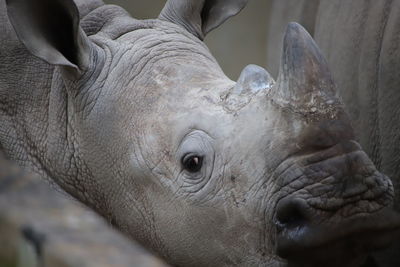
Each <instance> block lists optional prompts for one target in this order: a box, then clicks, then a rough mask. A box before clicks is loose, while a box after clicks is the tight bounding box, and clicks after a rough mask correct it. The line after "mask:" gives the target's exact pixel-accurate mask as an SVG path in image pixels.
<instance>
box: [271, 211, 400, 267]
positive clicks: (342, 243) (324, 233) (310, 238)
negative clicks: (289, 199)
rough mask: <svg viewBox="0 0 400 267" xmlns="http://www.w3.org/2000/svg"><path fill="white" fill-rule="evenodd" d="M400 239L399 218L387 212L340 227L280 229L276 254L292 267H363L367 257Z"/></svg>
mask: <svg viewBox="0 0 400 267" xmlns="http://www.w3.org/2000/svg"><path fill="white" fill-rule="evenodd" d="M399 237H400V216H399V215H398V214H397V213H395V212H394V211H391V210H390V209H389V208H384V209H382V210H381V211H379V212H376V213H375V214H373V215H370V214H359V215H355V216H352V218H351V219H347V220H346V221H344V222H343V221H341V222H340V223H339V224H337V225H333V224H330V225H328V224H327V225H323V226H321V225H319V226H317V225H311V224H297V225H296V226H293V227H287V226H286V227H279V225H278V232H277V240H276V245H277V254H278V255H279V256H280V257H282V258H284V259H286V260H287V261H288V262H289V266H296V267H297V266H298V267H300V266H309V267H312V266H324V267H328V266H352V267H355V266H360V265H361V264H362V263H363V262H364V261H365V259H366V257H367V255H368V254H369V253H370V252H372V251H375V250H379V249H382V248H384V247H387V246H388V245H390V243H391V242H392V241H393V240H395V239H396V238H399Z"/></svg>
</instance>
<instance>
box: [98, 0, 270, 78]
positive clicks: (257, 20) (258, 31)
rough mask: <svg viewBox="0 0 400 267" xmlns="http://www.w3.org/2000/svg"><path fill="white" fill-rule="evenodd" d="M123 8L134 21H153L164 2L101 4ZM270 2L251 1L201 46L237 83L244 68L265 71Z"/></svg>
mask: <svg viewBox="0 0 400 267" xmlns="http://www.w3.org/2000/svg"><path fill="white" fill-rule="evenodd" d="M105 2H107V3H109V4H117V5H120V6H122V7H124V8H125V9H126V10H127V11H128V12H130V14H131V15H132V16H133V17H135V18H138V19H147V18H156V17H158V14H159V13H160V11H161V9H162V8H163V6H164V4H165V2H166V0H146V1H143V0H105ZM269 2H270V1H266V0H252V1H249V4H248V5H247V6H246V8H245V9H244V10H243V11H242V12H240V13H239V15H237V16H235V17H233V18H231V19H230V20H229V21H228V22H227V23H224V24H223V25H222V26H221V27H219V28H217V29H216V30H214V31H212V32H211V33H210V34H209V35H208V36H207V37H206V40H205V42H206V43H207V45H208V47H209V48H210V50H211V52H212V54H213V55H214V56H215V57H216V59H217V60H218V62H219V63H220V65H221V67H222V69H223V70H224V71H225V73H226V75H228V77H229V78H231V79H232V80H237V78H238V76H239V74H240V72H241V70H242V69H243V68H244V67H245V66H246V65H248V64H257V65H260V66H262V67H266V58H267V22H268V18H267V17H268V14H269V8H270V4H269Z"/></svg>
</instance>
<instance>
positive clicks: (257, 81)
mask: <svg viewBox="0 0 400 267" xmlns="http://www.w3.org/2000/svg"><path fill="white" fill-rule="evenodd" d="M274 83H275V81H274V79H273V78H272V77H271V75H270V74H269V73H268V71H266V70H265V69H264V68H262V67H260V66H257V65H252V64H251V65H248V66H247V67H245V68H244V69H243V71H242V73H241V74H240V76H239V79H238V81H237V83H236V86H235V88H234V90H233V94H236V95H241V94H254V93H257V92H258V91H261V90H269V89H270V88H271V87H272V86H273V85H274Z"/></svg>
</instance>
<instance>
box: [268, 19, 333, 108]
mask: <svg viewBox="0 0 400 267" xmlns="http://www.w3.org/2000/svg"><path fill="white" fill-rule="evenodd" d="M283 43H284V44H283V54H282V59H281V66H280V71H279V76H278V79H277V82H276V87H275V90H274V100H276V102H278V103H279V102H280V103H281V104H282V105H285V106H287V105H289V106H292V107H293V108H294V109H295V110H296V111H297V112H302V113H316V112H322V113H324V112H326V110H325V109H327V108H329V107H327V105H329V106H332V105H333V104H335V103H339V104H340V101H339V100H338V99H337V98H336V96H335V94H336V92H335V91H336V90H335V84H334V82H333V79H332V76H331V74H330V71H329V68H328V64H327V62H326V60H325V59H324V57H323V56H322V53H321V52H320V50H319V48H318V46H317V44H316V43H315V42H314V40H313V38H312V37H311V36H310V35H309V34H308V32H307V31H306V30H305V29H304V28H303V27H302V26H300V25H299V24H297V23H290V24H289V26H288V27H287V30H286V33H285V37H284V42H283Z"/></svg>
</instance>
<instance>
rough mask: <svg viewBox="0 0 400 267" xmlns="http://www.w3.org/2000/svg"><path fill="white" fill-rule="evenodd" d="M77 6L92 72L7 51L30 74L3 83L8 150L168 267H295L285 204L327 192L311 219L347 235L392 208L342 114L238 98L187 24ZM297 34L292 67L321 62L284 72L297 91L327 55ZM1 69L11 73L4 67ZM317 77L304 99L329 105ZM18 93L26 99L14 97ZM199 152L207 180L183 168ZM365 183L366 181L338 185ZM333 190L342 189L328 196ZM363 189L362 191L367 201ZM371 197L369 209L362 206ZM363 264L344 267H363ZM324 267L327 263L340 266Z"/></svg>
mask: <svg viewBox="0 0 400 267" xmlns="http://www.w3.org/2000/svg"><path fill="white" fill-rule="evenodd" d="M0 3H2V5H4V2H0ZM220 3H221V2H220ZM231 3H233V2H231ZM77 4H78V8H79V9H80V10H83V11H82V13H81V17H82V19H81V27H82V29H83V30H84V32H85V33H86V34H87V35H88V36H89V38H88V39H86V38H84V36H83V37H82V36H80V37H81V38H82V39H80V41H81V44H82V47H84V48H85V49H86V50H85V51H88V52H87V53H88V54H85V53H82V55H83V56H87V58H85V59H82V58H80V57H77V58H76V63H77V64H78V65H79V64H81V65H82V66H83V67H82V66H81V65H79V67H81V68H82V69H84V70H85V71H83V72H77V71H76V69H74V68H73V67H72V68H71V66H66V65H62V64H60V63H58V62H57V64H58V65H59V66H57V67H56V68H53V67H49V65H48V64H45V63H43V62H42V61H40V60H38V59H36V58H33V57H31V56H27V51H26V50H24V49H22V48H20V47H21V44H19V45H17V46H16V47H17V48H20V49H21V50H20V51H21V53H22V54H23V55H25V56H24V57H22V58H19V57H18V56H14V58H12V57H9V56H7V55H8V54H11V55H12V53H11V51H12V50H11V48H9V47H10V46H6V48H5V49H4V51H6V52H9V53H4V55H5V57H4V58H5V59H4V60H5V62H6V63H5V65H6V64H7V63H9V62H11V61H14V62H15V60H21V62H19V63H23V64H22V65H23V66H28V67H29V66H30V67H31V68H28V69H23V72H22V71H21V72H22V74H21V73H19V72H18V73H16V74H15V73H12V75H14V76H12V77H11V78H9V76H7V77H6V75H5V76H1V77H2V80H1V82H2V86H0V88H2V91H1V96H2V102H1V105H2V106H1V107H2V108H1V109H0V110H1V111H2V112H1V117H0V119H1V121H2V122H3V123H4V124H3V125H5V126H4V127H3V128H2V129H3V130H2V132H1V146H2V147H3V148H4V150H5V151H6V152H7V155H8V157H10V158H11V159H13V160H16V161H18V162H19V163H20V164H22V165H24V166H28V167H31V168H32V169H33V170H35V171H36V172H38V173H39V174H42V175H43V176H45V177H47V178H51V179H53V180H54V181H55V182H57V183H58V184H59V185H60V186H61V187H62V188H63V189H64V190H66V191H67V192H69V193H70V194H72V195H73V196H75V197H76V198H78V199H79V200H81V201H82V202H84V203H85V204H87V205H89V206H90V207H92V208H93V209H95V210H96V211H97V212H99V213H100V214H102V215H103V216H104V217H105V218H107V219H108V220H109V221H110V222H111V223H112V224H113V225H115V226H116V227H118V228H119V229H121V230H122V231H123V232H125V233H126V234H128V235H130V236H131V237H133V238H134V239H136V240H138V241H139V242H141V243H142V244H143V245H144V246H146V247H147V248H150V249H152V250H153V251H155V252H156V253H158V254H159V255H161V256H162V257H164V258H165V259H167V260H168V261H169V262H170V263H172V264H174V265H176V266H280V265H285V264H286V262H285V261H284V260H283V259H281V258H279V257H278V256H277V255H276V246H277V245H276V242H277V239H278V238H277V237H279V235H277V228H276V217H278V215H277V214H276V213H277V211H276V209H277V205H278V203H282V202H279V201H280V200H281V199H283V198H285V197H291V196H296V197H298V198H301V199H302V200H304V201H309V200H310V199H311V200H312V197H313V196H317V197H316V198H315V199H314V200H316V203H314V206H312V205H311V204H310V203H311V202H310V203H308V204H307V205H309V206H307V207H308V209H309V210H310V209H311V210H314V211H315V212H314V213H315V217H318V218H323V220H325V221H327V222H328V224H334V225H336V224H337V225H339V226H340V225H341V224H340V223H341V222H342V220H343V221H344V222H349V221H348V220H346V219H348V217H349V218H353V217H357V218H358V219H360V218H361V219H362V220H363V221H368V219H369V218H370V217H369V213H371V214H375V212H377V211H379V210H381V209H383V207H386V206H389V204H390V202H391V198H392V197H393V196H392V192H391V190H392V187H391V184H390V182H389V181H388V179H387V178H386V177H385V176H383V175H381V174H379V173H378V172H377V171H376V169H375V167H374V166H373V164H371V163H370V161H369V160H368V158H367V157H366V156H364V154H363V152H362V151H361V150H360V148H359V147H358V146H357V145H355V144H354V143H353V142H352V141H351V140H352V139H353V138H354V137H353V136H352V129H351V127H350V126H349V123H348V121H347V119H346V116H344V115H343V116H342V115H341V114H342V113H343V112H342V107H341V105H337V106H336V105H335V106H334V108H333V111H332V112H330V111H329V112H327V113H326V114H323V115H321V114H318V113H316V114H314V113H315V112H314V113H312V112H311V113H312V114H308V113H307V114H306V113H305V112H309V110H308V108H309V107H308V106H307V105H305V106H302V105H301V104H302V103H296V101H295V94H293V95H292V97H293V98H292V99H291V100H292V101H290V105H286V104H285V100H286V99H284V95H285V93H284V91H282V92H281V91H279V92H278V93H277V92H276V90H278V89H279V90H285V88H283V87H282V88H281V87H279V86H273V87H268V86H266V88H264V90H261V91H258V92H253V91H252V88H247V89H249V92H244V93H243V94H239V95H235V94H234V93H233V92H234V91H235V86H236V83H235V82H233V81H231V80H229V79H228V78H227V77H226V76H225V75H224V74H223V72H222V70H221V69H220V67H219V66H218V64H217V62H216V61H215V59H214V58H213V57H212V55H211V54H210V52H209V51H208V49H207V48H206V47H205V45H204V44H203V43H202V42H201V41H200V39H199V38H198V37H199V36H201V35H200V34H196V33H193V32H188V31H187V30H186V29H187V28H186V27H182V26H180V23H179V22H178V21H168V20H159V19H156V20H148V21H137V20H134V19H132V18H130V17H129V16H128V14H127V13H125V11H123V10H122V9H120V8H118V7H115V6H102V5H101V4H99V3H98V2H94V3H93V7H92V9H91V8H90V5H85V4H82V3H77ZM96 8H97V9H96ZM0 10H4V8H3V6H2V7H1V9H0ZM83 14H85V15H83ZM197 15H198V14H197ZM1 17H2V19H4V18H3V16H1ZM193 17H196V16H193ZM7 25H9V22H7ZM197 26H198V25H197ZM190 28H192V27H190ZM194 28H196V29H198V28H199V27H194ZM289 30H290V31H289V33H292V34H293V36H295V37H296V38H293V36H291V35H290V34H289V35H288V36H289V37H292V38H291V39H290V38H289V39H290V40H292V43H291V42H289V41H288V51H291V50H290V49H292V52H293V51H295V52H293V55H294V58H292V57H288V59H287V60H289V61H288V62H284V64H283V66H284V67H285V66H289V65H290V64H289V63H296V64H294V65H298V66H306V65H305V64H303V63H304V62H306V61H307V60H308V61H307V62H311V63H312V64H310V66H308V67H309V68H307V69H306V70H307V71H302V70H300V71H298V69H296V70H292V69H290V68H287V72H288V73H289V74H288V75H289V76H290V75H293V77H295V78H298V79H294V80H295V81H300V80H301V79H300V78H305V79H306V78H307V79H308V78H309V77H308V76H307V77H302V76H301V75H302V74H303V73H307V74H309V75H310V76H312V77H313V78H314V77H315V76H317V77H318V76H319V75H316V74H321V75H322V74H326V71H325V69H326V68H325V65H326V64H325V63H324V62H322V61H321V62H322V63H321V62H319V61H316V60H317V59H320V58H319V55H317V56H316V55H315V53H317V52H316V50H315V49H316V48H315V47H313V46H312V45H311V41H310V40H309V39H307V38H308V37H307V36H306V35H305V33H304V32H303V31H302V30H301V28H300V26H296V25H291V28H289ZM2 31H5V32H6V34H7V35H6V36H9V39H4V40H7V42H13V41H14V42H15V43H18V42H17V39H16V36H15V35H14V34H13V33H12V32H11V31H10V30H9V29H7V28H6V29H2ZM296 34H297V35H296ZM20 35H21V33H20ZM22 35H23V34H22ZM304 36H306V37H304ZM23 37H24V36H22V37H20V38H21V39H23ZM29 37H30V38H32V36H29ZM297 37H298V38H297ZM300 37H301V38H300ZM302 38H303V39H302ZM298 39H299V40H300V41H299V42H297V41H296V40H298ZM10 40H11V41H10ZM50 40H51V39H50ZM35 41H37V40H35ZM4 42H6V41H4ZM86 44H90V45H89V47H86V46H85V45H86ZM25 45H26V46H27V47H29V45H34V42H28V43H27V44H25ZM310 45H311V46H310ZM310 47H311V48H310ZM79 48H80V47H79V46H77V48H76V49H79ZM298 48H299V50H298V51H300V52H296V51H297V50H296V49H298ZM7 49H8V50H7ZM13 49H14V48H13ZM307 49H308V50H309V51H308V50H307ZM68 51H69V50H68ZM31 52H32V51H31ZM34 52H35V51H33V53H34ZM81 52H82V51H81ZM50 54H51V53H50ZM52 55H55V54H54V53H53V54H52ZM45 59H46V60H48V61H51V60H52V59H51V58H50V59H49V58H48V57H47V58H45ZM56 59H57V60H60V58H57V57H56ZM24 60H25V61H24ZM290 60H293V62H290ZM17 62H18V61H17ZM82 62H83V63H87V64H88V65H85V64H83V63H82ZM66 64H71V62H67V63H66ZM10 65H13V64H10ZM60 65H61V66H60ZM32 66H33V67H32ZM321 67H322V69H324V71H320V68H321ZM37 69H39V70H40V71H37ZM1 70H2V72H0V73H9V71H7V72H6V68H5V67H4V65H3V66H2V68H1ZM35 71H36V72H35ZM37 73H39V74H42V73H43V77H42V81H37V80H33V82H37V84H41V85H42V86H35V87H33V88H32V93H28V94H24V93H25V89H24V87H23V86H22V85H23V82H24V79H27V80H30V79H31V78H32V79H33V78H34V76H40V75H38V74H37ZM17 74H19V75H21V76H20V77H24V79H18V76H15V75H17ZM29 75H32V76H33V77H30V76H29ZM249 75H252V74H251V73H250V74H249ZM296 75H297V76H296ZM4 77H6V78H7V79H6V78H4ZM15 77H17V78H15ZM290 77H292V76H290ZM322 78H325V77H321V80H323V81H324V84H326V83H327V80H326V79H322ZM10 80H11V81H12V82H10ZM311 80H312V79H311ZM313 81H314V82H315V83H314V84H306V85H307V86H308V85H310V86H309V87H305V88H303V91H304V94H305V96H304V95H303V96H302V97H303V98H304V99H306V98H307V97H306V96H307V94H308V93H309V94H310V95H311V96H313V98H315V99H316V100H315V101H316V103H317V104H321V105H322V104H324V103H322V101H323V100H324V101H325V100H326V99H324V97H325V96H328V97H331V96H330V93H329V92H327V91H324V92H323V93H322V87H320V85H321V84H318V81H319V80H318V79H314V80H313ZM262 82H264V83H265V84H269V83H271V81H270V80H263V81H262ZM9 83H10V84H11V85H10V84H9ZM21 83H22V85H21ZM25 83H26V81H25ZM282 84H284V83H282ZM3 85H4V86H3ZM290 85H291V87H295V86H294V85H293V84H290ZM312 85H313V86H312ZM40 87H41V88H40ZM3 88H4V89H3ZM306 88H309V89H306ZM286 89H287V88H286ZM291 89H292V90H294V89H293V88H291ZM288 90H289V89H288ZM29 94H31V95H29ZM15 95H18V96H19V95H22V96H24V95H28V96H27V97H26V99H25V98H22V99H21V100H19V101H17V99H15ZM329 99H330V98H329ZM318 101H320V102H321V103H319V102H318ZM335 101H336V100H335ZM335 101H333V103H335ZM13 103H18V104H17V105H16V107H15V106H13ZM43 107H45V108H43ZM300 108H301V109H300ZM49 110H50V111H49ZM305 114H306V115H305ZM31 116H32V117H31ZM332 118H335V119H337V120H338V121H341V122H342V124H340V125H339V126H338V128H339V130H335V129H332V127H331V125H327V126H321V125H320V124H319V123H324V122H326V123H327V124H329V123H328V122H330V121H331V120H333V119H332ZM36 123H37V124H36ZM312 126H315V129H314V128H312ZM32 127H33V128H34V129H32ZM341 127H342V128H341ZM4 129H7V130H4ZM322 130H324V131H325V132H324V134H322V135H321V133H320V132H319V131H322ZM321 136H322V137H321ZM326 136H328V137H329V138H332V140H333V141H332V140H325V139H327V138H328V137H326ZM317 137H321V138H317ZM329 138H328V139H329ZM320 139H321V140H320ZM19 140H23V142H22V144H21V143H20V141H19ZM309 140H311V141H309ZM315 140H317V141H318V142H317V141H315ZM314 141H315V142H314ZM319 141H320V142H319ZM347 142H350V143H351V144H352V145H349V144H348V143H347ZM355 147H356V148H355ZM320 152H321V153H320ZM188 153H189V154H191V153H193V154H195V155H198V156H201V157H202V159H203V161H202V163H203V165H202V168H201V170H200V171H199V172H196V173H190V172H188V171H187V170H185V168H184V167H183V166H182V158H184V157H185V155H187V154H188ZM324 153H325V154H326V155H325V154H324ZM324 155H325V156H324ZM313 158H314V161H312V159H313ZM332 158H333V159H332ZM307 171H308V172H309V173H306V172H307ZM299 172H300V173H302V172H305V173H306V174H307V175H303V176H298V175H299ZM327 174H328V176H326V175H327ZM321 175H322V176H321ZM357 175H358V176H362V178H365V179H360V180H356V179H355V180H354V181H356V182H355V183H351V182H343V181H342V180H341V179H343V177H346V178H347V176H349V177H352V176H357ZM374 175H375V176H377V177H378V178H377V179H376V180H374V177H375V176H374ZM358 176H357V177H358ZM371 177H372V178H371ZM297 178H299V179H297ZM367 178H370V180H372V181H370V180H368V179H367ZM348 179H350V178H348ZM350 181H353V180H350ZM335 183H338V184H339V185H340V186H339V187H340V190H326V188H328V189H330V188H331V187H330V186H331V185H332V184H335ZM347 184H349V185H347ZM371 184H372V185H371ZM296 186H297V187H296ZM364 187H365V188H364ZM367 187H368V188H367ZM334 189H335V188H334ZM359 189H362V190H363V191H362V192H361V193H357V192H358V191H357V190H359ZM364 189H365V190H364ZM380 190H381V191H382V192H380ZM326 191H328V193H327V192H326ZM349 191H351V192H349ZM355 191H356V193H354V192H355ZM345 193H352V196H353V197H354V196H355V197H354V198H351V197H344V196H343V195H344V194H345ZM332 199H334V200H337V201H339V202H340V201H341V200H343V203H344V204H343V203H342V202H340V203H339V205H338V206H339V208H337V207H336V206H335V205H334V204H332V205H331V206H333V207H334V208H331V209H334V210H335V211H337V210H338V212H333V213H332V211H329V210H328V208H329V207H328V206H329V205H328V204H331V203H330V202H331V200H332ZM360 199H361V201H359V200H360ZM366 199H368V200H369V202H368V203H367V204H365V202H362V201H365V200H366ZM278 200H279V201H278ZM289 202H290V199H289ZM314 202H315V201H314ZM359 202H361V203H359ZM335 203H337V202H335ZM363 203H364V204H363ZM316 206H318V208H316ZM342 206H344V208H343V209H341V207H342ZM327 214H328V215H327ZM360 214H361V215H360ZM346 215H347V217H346ZM351 215H354V216H351ZM350 222H351V221H350ZM323 223H324V222H322V224H323ZM291 233H292V232H290V231H289V234H291ZM296 236H297V235H296ZM306 241H307V240H306ZM341 250H343V248H341V247H340V246H339V251H341ZM334 255H336V254H334ZM363 257H364V254H362V256H361V258H359V257H355V258H356V259H354V261H353V262H351V261H347V262H346V264H348V265H347V266H357V265H359V263H360V262H362V260H363ZM304 259H305V261H307V260H309V259H308V257H307V256H306V257H304ZM304 259H303V260H304ZM322 262H324V264H325V266H328V265H329V264H330V259H329V257H328V258H327V259H322ZM290 264H291V265H290V266H302V265H301V264H297V262H294V265H293V261H292V262H290ZM334 264H335V263H334ZM305 266H320V263H319V262H318V263H315V264H314V263H312V264H308V265H305ZM332 266H335V265H332ZM341 266H346V265H345V264H344V263H343V264H342V265H341Z"/></svg>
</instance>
